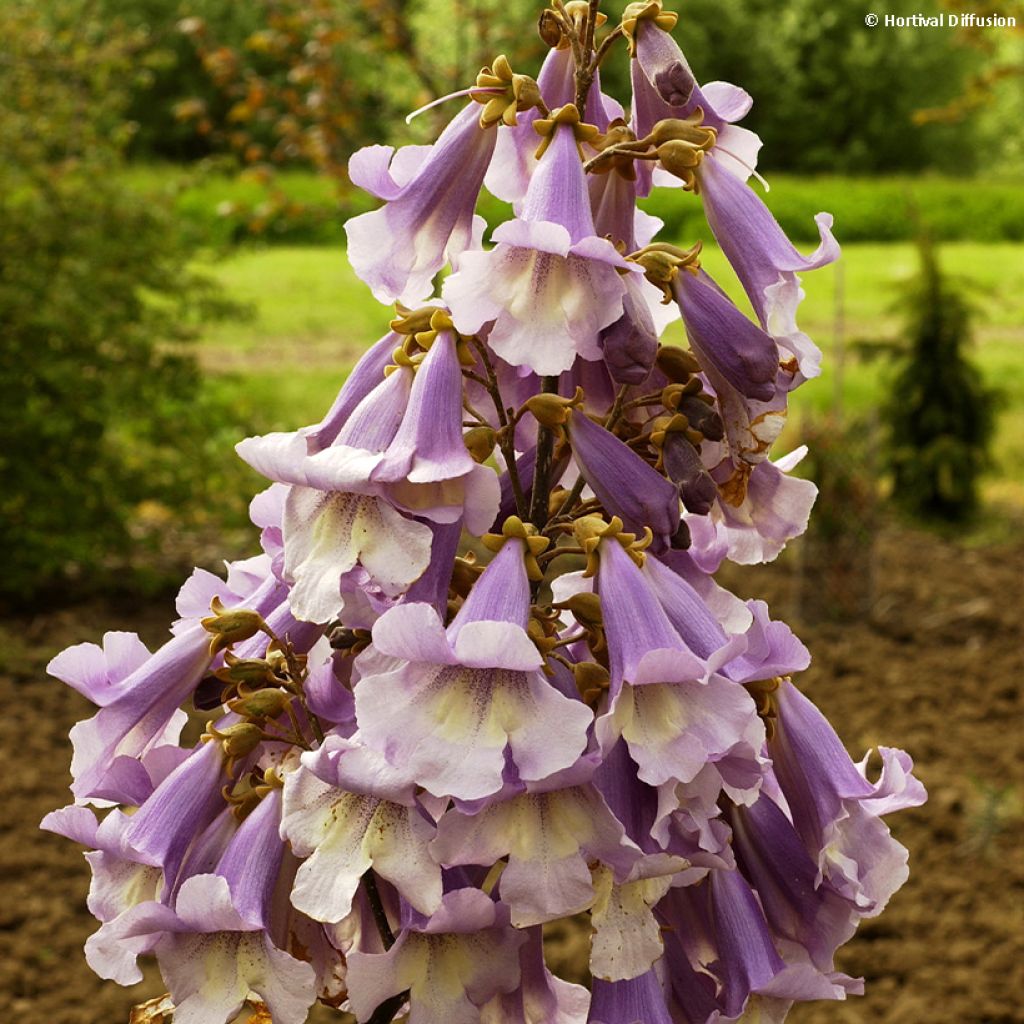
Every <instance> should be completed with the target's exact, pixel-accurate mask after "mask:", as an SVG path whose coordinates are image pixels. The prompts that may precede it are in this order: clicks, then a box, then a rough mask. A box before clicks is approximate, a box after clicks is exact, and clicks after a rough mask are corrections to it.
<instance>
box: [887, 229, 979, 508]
mask: <svg viewBox="0 0 1024 1024" xmlns="http://www.w3.org/2000/svg"><path fill="white" fill-rule="evenodd" d="M920 253H921V268H920V271H919V273H918V275H917V276H916V277H915V278H914V279H913V280H912V281H910V282H909V283H908V285H907V286H906V289H905V292H904V295H903V297H902V300H901V303H900V305H901V308H902V311H903V314H904V318H905V322H906V327H905V334H904V337H903V339H902V341H901V342H897V343H896V344H895V345H891V346H886V347H887V348H888V349H889V350H890V351H892V352H893V353H894V354H895V357H896V359H897V360H898V369H897V371H896V374H895V377H894V378H893V381H892V385H891V389H890V391H889V395H888V398H887V400H886V402H885V404H884V406H883V410H882V414H883V418H884V421H885V424H886V427H887V430H888V438H887V446H886V457H887V461H888V463H889V468H890V470H891V472H892V478H893V497H894V499H895V500H896V502H897V503H898V504H899V505H901V506H902V507H903V508H904V509H906V510H907V511H909V512H910V513H912V514H914V515H916V516H919V517H921V518H923V519H932V520H942V521H946V522H954V523H955V522H961V521H963V520H965V519H967V518H969V517H970V515H971V514H972V513H973V512H974V511H975V509H976V507H977V503H978V478H979V476H980V474H981V472H982V470H983V469H984V468H985V467H986V466H987V465H988V462H989V448H990V445H991V441H992V435H993V432H994V430H995V410H996V399H997V396H996V394H995V393H994V392H993V390H992V389H991V388H989V387H988V386H987V385H986V384H985V383H984V381H983V380H982V377H981V374H980V372H979V371H978V368H977V367H976V366H975V365H974V364H973V363H972V362H971V361H970V359H969V358H968V356H967V351H966V350H967V346H968V345H969V343H970V336H971V316H972V309H971V305H970V303H969V301H968V299H967V297H966V292H965V287H964V285H963V284H961V283H959V282H957V281H955V280H954V279H952V278H950V277H948V276H946V275H945V274H944V273H943V272H942V270H941V268H940V266H939V261H938V256H937V253H936V249H935V247H934V245H933V243H932V242H931V241H930V239H929V238H928V237H927V235H922V237H921V240H920Z"/></svg>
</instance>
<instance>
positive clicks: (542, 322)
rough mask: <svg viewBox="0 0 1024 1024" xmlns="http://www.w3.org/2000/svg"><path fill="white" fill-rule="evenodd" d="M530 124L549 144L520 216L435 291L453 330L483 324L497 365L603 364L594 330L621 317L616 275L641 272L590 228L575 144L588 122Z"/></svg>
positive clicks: (566, 114) (569, 114)
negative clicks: (583, 361) (498, 361)
mask: <svg viewBox="0 0 1024 1024" xmlns="http://www.w3.org/2000/svg"><path fill="white" fill-rule="evenodd" d="M535 125H536V126H537V127H543V129H544V130H545V131H546V132H547V136H548V137H547V139H546V140H545V142H546V146H547V148H546V151H545V153H544V155H543V158H542V159H541V160H540V162H539V164H538V166H537V169H536V170H535V171H534V172H533V176H532V177H531V179H530V187H529V189H528V191H527V193H526V196H525V198H524V199H523V205H522V209H521V210H520V212H519V216H518V217H517V218H516V219H515V220H511V221H507V222H506V223H504V224H502V225H501V226H500V227H498V228H497V229H496V230H495V231H494V233H493V236H492V238H493V241H495V242H496V243H497V245H496V247H495V248H494V249H492V250H489V251H479V252H470V253H466V254H465V255H464V256H463V258H462V260H461V261H460V263H459V271H458V273H456V274H453V275H452V276H451V277H449V278H448V279H447V280H446V281H445V283H444V291H443V295H444V299H445V301H446V302H447V303H448V305H449V306H450V307H451V310H452V317H453V318H454V320H455V326H456V327H457V328H458V329H459V330H460V331H462V332H463V333H465V334H475V333H476V332H478V331H479V330H480V329H481V328H482V327H484V325H485V324H488V323H490V324H491V325H492V326H491V328H490V333H489V335H488V339H487V340H488V345H489V346H490V347H491V348H492V349H493V350H494V351H495V352H496V353H497V354H498V355H499V356H500V357H501V358H502V359H504V360H505V361H506V362H507V363H510V364H511V365H512V366H520V367H526V368H528V369H530V370H532V371H533V372H534V373H536V374H539V375H550V374H558V373H561V372H562V371H563V370H568V369H569V368H570V367H571V366H572V364H573V361H574V360H575V359H576V357H577V355H579V356H582V357H583V358H584V359H600V358H601V349H600V345H599V335H600V332H601V330H602V328H604V327H607V326H608V325H609V324H611V323H613V322H614V321H615V320H617V319H618V318H619V316H620V315H621V314H622V298H623V294H624V291H625V286H624V285H623V283H622V281H621V279H620V276H619V272H620V271H623V272H632V271H634V270H639V268H638V267H635V266H634V265H632V264H629V263H627V262H626V261H625V260H624V259H623V257H622V256H621V255H620V254H619V253H618V252H617V251H616V249H615V246H613V245H612V243H611V242H609V241H608V240H607V239H605V238H599V237H598V236H597V234H596V232H595V229H594V221H593V216H592V214H591V212H590V198H589V194H588V192H587V185H586V181H585V180H584V175H583V166H582V163H581V161H580V153H579V148H578V147H579V140H580V139H584V138H587V137H588V126H587V125H581V124H580V121H579V114H578V113H577V111H576V108H575V107H573V106H571V105H569V106H565V107H562V108H561V110H560V111H558V112H557V113H556V114H554V115H553V116H552V117H551V118H550V119H547V120H545V121H537V122H535ZM589 131H590V132H593V131H596V129H593V128H592V127H591V128H589Z"/></svg>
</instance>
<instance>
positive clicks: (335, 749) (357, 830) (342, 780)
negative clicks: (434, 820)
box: [281, 736, 441, 923]
mask: <svg viewBox="0 0 1024 1024" xmlns="http://www.w3.org/2000/svg"><path fill="white" fill-rule="evenodd" d="M414 792H415V783H414V782H413V779H412V776H411V775H410V774H408V773H407V772H403V771H402V770H400V769H395V768H392V767H390V766H389V765H387V764H386V763H385V762H384V760H383V758H381V757H380V756H379V755H375V754H374V752H373V751H372V750H369V749H367V748H366V747H361V746H359V745H358V743H356V742H354V741H351V740H346V739H342V738H341V737H340V736H329V737H328V738H327V741H326V742H325V744H324V745H323V746H322V747H321V748H320V749H319V750H316V751H313V752H310V753H309V754H305V755H303V759H302V767H300V768H299V769H298V771H296V772H291V773H289V774H288V775H287V777H286V779H285V789H284V816H283V819H282V821H281V833H282V835H283V836H284V837H285V838H286V839H287V840H288V841H289V842H290V843H291V846H292V850H293V851H294V852H295V853H296V855H297V856H299V857H302V858H306V859H305V860H304V861H303V864H302V866H301V867H300V868H299V870H298V874H297V875H296V877H295V885H294V886H293V888H292V894H291V901H292V905H293V906H294V907H296V908H297V909H298V910H301V911H303V912H304V913H306V914H308V915H309V916H310V917H312V918H313V919H314V920H317V921H325V922H331V923H338V922H340V921H341V920H342V919H343V918H344V917H346V916H347V915H348V914H349V912H350V911H351V909H352V899H353V897H354V895H355V893H356V890H357V889H358V887H359V880H360V878H361V877H362V876H363V875H364V874H365V872H366V871H367V870H368V869H369V868H370V867H371V866H372V867H373V869H374V871H375V872H376V874H377V875H379V876H380V877H381V878H384V879H387V880H388V881H389V882H391V883H392V884H393V885H394V886H395V887H396V888H397V889H398V891H399V892H400V893H401V894H402V895H403V896H404V897H405V899H406V900H407V901H408V902H409V903H410V904H411V905H412V906H413V907H415V908H416V909H417V910H419V911H420V912H421V913H423V914H427V915H429V914H431V913H433V912H434V911H435V910H437V908H438V907H439V906H440V903H441V869H440V867H439V866H438V865H437V864H436V863H435V862H434V861H433V860H432V859H431V858H430V855H429V854H428V853H427V843H428V842H429V841H430V840H431V838H432V837H433V834H434V829H433V826H432V825H431V824H430V823H429V822H428V820H427V819H426V818H425V817H424V816H423V814H422V813H421V812H420V811H419V809H418V807H417V803H416V800H415V797H414Z"/></svg>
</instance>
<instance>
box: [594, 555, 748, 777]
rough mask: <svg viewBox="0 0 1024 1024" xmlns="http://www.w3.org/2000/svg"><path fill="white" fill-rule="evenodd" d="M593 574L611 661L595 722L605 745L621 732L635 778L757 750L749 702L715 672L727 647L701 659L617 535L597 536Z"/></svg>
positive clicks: (693, 769)
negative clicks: (740, 747)
mask: <svg viewBox="0 0 1024 1024" xmlns="http://www.w3.org/2000/svg"><path fill="white" fill-rule="evenodd" d="M597 579H598V584H597V592H598V594H599V595H600V597H601V606H602V609H603V612H604V624H605V630H606V633H607V637H608V652H609V659H610V664H611V688H610V690H609V695H608V706H607V709H606V710H605V711H604V712H603V714H602V715H601V716H600V717H599V718H598V720H597V726H596V729H597V733H596V734H597V737H598V740H599V741H600V743H601V746H602V749H603V750H605V751H607V750H610V749H611V746H612V744H613V743H614V742H615V741H616V740H617V739H618V738H619V737H620V736H621V737H623V738H624V739H625V740H626V743H627V745H628V747H629V753H630V756H631V757H632V758H633V760H634V761H635V762H636V763H637V765H638V766H639V770H638V774H639V777H640V778H641V779H642V780H643V781H645V782H647V783H649V784H650V785H653V786H658V785H661V784H663V783H665V782H668V781H669V780H670V779H674V780H676V781H678V782H689V781H691V780H692V779H694V778H695V777H696V776H697V773H698V772H699V771H700V770H701V768H702V767H703V766H704V765H705V764H706V763H707V762H708V761H715V760H718V759H719V758H721V757H724V756H725V755H726V754H727V753H728V752H729V751H730V750H731V749H732V748H733V747H734V746H735V745H736V744H737V743H740V742H745V743H747V744H748V745H749V746H750V747H751V748H753V749H755V750H756V749H759V748H760V745H761V742H762V739H761V737H762V736H763V728H762V726H761V723H760V720H759V719H758V718H757V715H756V712H755V709H754V703H753V701H752V700H751V698H750V696H749V694H747V692H746V691H745V690H744V689H743V688H742V687H741V686H739V685H738V684H736V683H733V682H731V681H730V680H727V679H725V678H723V677H722V676H720V675H718V674H717V673H716V669H717V668H718V667H719V665H720V662H721V661H724V660H727V658H728V654H729V653H730V652H729V651H728V649H727V648H723V649H722V650H721V651H719V652H716V654H715V655H712V656H711V657H710V658H708V659H707V660H704V659H701V658H698V657H697V655H696V654H694V653H693V651H692V650H690V648H689V647H688V646H687V645H686V643H685V642H684V641H683V639H682V637H680V635H679V634H678V633H677V632H676V630H675V629H674V628H673V627H672V624H671V622H670V621H669V619H668V617H667V616H666V614H665V612H664V611H663V610H662V608H661V606H660V604H659V603H658V601H657V599H656V598H655V596H654V594H653V593H652V591H651V590H650V588H649V586H648V585H647V583H646V581H645V580H644V578H643V576H642V574H641V572H640V570H639V569H638V568H637V567H636V566H635V565H634V564H633V562H632V561H631V560H630V557H629V555H628V554H627V553H626V552H625V551H624V550H623V548H622V547H621V546H620V545H619V543H618V542H617V541H615V540H605V541H603V542H602V546H601V566H600V570H599V572H598V578H597Z"/></svg>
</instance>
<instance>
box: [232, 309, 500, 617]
mask: <svg viewBox="0 0 1024 1024" xmlns="http://www.w3.org/2000/svg"><path fill="white" fill-rule="evenodd" d="M431 333H433V332H431ZM429 344H430V350H429V351H428V352H427V354H426V356H425V357H424V358H423V360H422V362H421V363H420V365H419V367H418V369H416V370H415V371H414V370H413V366H412V364H411V363H408V361H407V363H408V364H407V365H406V364H403V365H401V366H398V367H397V369H396V371H395V372H394V373H392V374H390V375H389V376H387V377H386V378H385V379H384V380H382V381H381V383H379V384H378V385H377V386H376V387H375V388H374V389H373V390H372V391H371V392H369V394H367V395H366V397H364V398H363V400H362V401H361V402H360V403H359V404H358V405H357V406H356V407H355V408H354V409H353V411H352V413H351V415H350V417H349V418H348V420H347V421H346V423H345V425H344V427H342V428H341V430H340V431H339V433H338V434H337V436H336V437H335V438H334V440H333V441H332V443H331V444H330V446H329V447H327V448H324V449H322V450H319V451H315V452H310V450H309V439H308V438H307V436H306V434H304V433H303V432H301V431H299V432H297V433H292V434H268V435H266V436H265V437H260V438H249V439H248V440H246V441H243V442H241V443H240V444H239V445H238V451H239V454H240V455H241V456H242V457H243V458H244V459H245V460H246V461H247V462H249V464H250V465H252V466H253V468H255V469H257V470H258V471H259V472H261V473H263V474H264V475H266V476H268V477H269V478H270V479H272V480H278V481H280V482H282V483H288V484H291V485H292V486H291V490H290V491H289V494H288V498H287V502H286V505H285V518H284V545H285V562H284V572H285V578H286V579H288V580H289V581H291V582H292V583H293V584H294V586H293V588H292V591H291V594H290V596H289V600H290V603H291V606H292V608H293V610H294V611H295V614H296V615H297V616H299V617H300V618H303V619H308V620H310V621H314V622H326V621H328V620H329V619H331V618H332V617H334V616H335V615H336V614H337V612H338V611H339V609H340V608H341V605H342V597H341V591H342V588H343V587H344V588H345V589H352V588H355V587H358V586H366V585H367V584H368V583H369V584H372V585H373V586H375V587H378V588H379V589H380V590H381V592H382V593H383V594H384V595H385V596H386V597H396V596H397V595H398V594H400V593H402V592H403V591H405V590H408V588H409V587H410V586H411V585H412V584H413V583H414V582H415V581H416V580H417V579H418V578H419V577H420V576H421V575H423V573H424V571H425V570H426V569H427V567H428V565H429V563H430V550H431V544H432V533H431V529H430V527H429V526H427V525H426V524H424V523H422V522H417V521H415V520H414V519H413V518H411V517H412V516H422V517H424V518H427V519H430V520H432V521H433V522H437V523H444V524H447V523H453V522H456V521H457V520H459V519H460V518H462V517H463V516H465V518H466V525H467V526H468V527H469V528H470V529H471V530H474V531H475V532H482V531H483V530H485V529H486V528H487V527H488V526H490V524H491V523H492V521H493V519H494V515H495V512H496V511H497V507H498V501H499V485H498V481H497V478H496V476H495V474H494V472H493V471H492V470H490V469H488V468H487V467H485V466H480V465H477V463H475V462H474V461H473V458H472V456H470V454H469V452H468V451H467V450H466V447H465V445H464V444H463V442H462V427H461V422H462V383H461V381H462V378H461V368H460V366H459V362H458V355H457V351H456V343H455V339H454V336H453V335H452V333H451V331H450V330H447V329H442V330H440V331H439V332H438V333H436V336H435V337H434V339H433V341H432V342H430V343H429Z"/></svg>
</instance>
